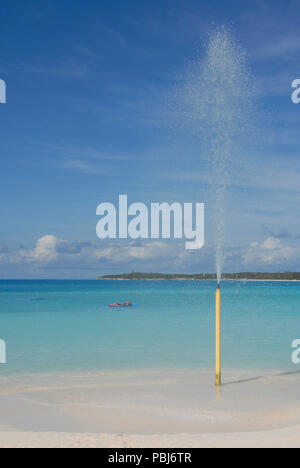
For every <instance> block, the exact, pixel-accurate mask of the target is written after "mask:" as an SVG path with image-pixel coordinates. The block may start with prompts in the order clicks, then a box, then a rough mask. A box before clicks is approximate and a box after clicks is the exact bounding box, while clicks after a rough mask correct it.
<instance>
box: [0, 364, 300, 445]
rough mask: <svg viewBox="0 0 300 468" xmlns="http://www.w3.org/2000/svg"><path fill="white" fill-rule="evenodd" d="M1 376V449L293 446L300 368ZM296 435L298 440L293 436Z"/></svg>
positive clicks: (299, 421) (298, 410) (299, 406)
mask: <svg viewBox="0 0 300 468" xmlns="http://www.w3.org/2000/svg"><path fill="white" fill-rule="evenodd" d="M213 381H214V376H213V373H212V372H210V371H203V370H197V369H195V370H172V369H166V370H135V371H120V372H119V371H107V372H82V373H66V374H64V373H55V374H36V375H26V376H25V375H24V376H7V377H4V376H1V377H0V432H1V434H0V447H22V446H24V447H40V446H43V447H48V446H49V447H54V446H55V447H70V446H75V447H85V446H86V447H203V446H204V447H214V446H216V447H234V446H236V447H241V446H245V447H251V446H257V447H262V446H266V447H272V446H276V447H278V446H283V447H285V446H286V447H290V446H292V447H294V446H300V437H299V436H298V435H297V434H299V429H298V428H297V426H299V425H300V400H299V383H300V372H282V371H280V370H278V371H274V370H272V371H267V370H265V371H262V370H258V371H251V372H245V371H238V370H236V371H229V372H226V373H224V376H223V383H224V385H223V386H222V388H221V390H220V391H219V392H218V391H216V388H215V387H214V385H213ZM298 440H299V442H298Z"/></svg>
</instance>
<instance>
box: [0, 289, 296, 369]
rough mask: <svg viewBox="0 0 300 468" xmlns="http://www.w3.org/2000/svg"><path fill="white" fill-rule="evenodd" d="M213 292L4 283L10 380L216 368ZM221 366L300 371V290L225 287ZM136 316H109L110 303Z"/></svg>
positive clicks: (1, 309)
mask: <svg viewBox="0 0 300 468" xmlns="http://www.w3.org/2000/svg"><path fill="white" fill-rule="evenodd" d="M215 289H216V284H215V282H207V281H203V282H202V281H200V282H198V281H0V339H3V340H5V342H6V345H7V364H6V365H1V366H0V375H1V374H6V373H20V372H21V373H32V372H52V371H58V370H59V371H63V370H102V369H136V368H145V369H146V368H158V369H159V368H172V367H176V368H187V367H191V368H193V367H194V368H199V367H200V368H205V369H208V368H213V366H214V298H215ZM222 292H223V366H224V368H226V367H227V368H235V369H241V368H243V369H248V368H249V369H250V368H251V369H252V368H253V369H254V368H255V369H258V368H268V369H283V370H285V369H286V370H289V369H295V367H296V366H295V365H294V364H293V363H292V361H291V354H292V349H291V343H292V341H293V340H294V339H297V338H300V307H299V305H300V283H293V282H247V283H246V282H225V283H224V284H223V285H222ZM115 301H118V302H125V301H132V302H135V303H136V304H137V307H132V308H124V309H109V308H108V307H106V305H107V304H109V303H112V302H115Z"/></svg>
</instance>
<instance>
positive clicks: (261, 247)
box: [242, 237, 300, 266]
mask: <svg viewBox="0 0 300 468" xmlns="http://www.w3.org/2000/svg"><path fill="white" fill-rule="evenodd" d="M299 255H300V249H299V248H298V247H291V246H289V245H285V244H283V243H282V241H281V240H280V239H277V238H276V237H268V238H267V239H266V240H265V241H263V242H261V243H259V242H253V243H252V244H251V245H250V246H249V247H248V248H247V249H246V250H245V252H244V253H243V254H242V261H243V263H244V264H245V265H257V266H260V265H263V266H264V265H282V266H284V265H285V264H287V263H288V262H292V263H293V262H294V260H295V259H296V258H299Z"/></svg>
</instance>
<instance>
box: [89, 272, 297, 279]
mask: <svg viewBox="0 0 300 468" xmlns="http://www.w3.org/2000/svg"><path fill="white" fill-rule="evenodd" d="M96 279H97V280H157V281H159V280H174V281H176V280H177V281H179V280H198V281H209V280H210V281H214V280H216V279H217V277H216V275H215V274H213V273H197V274H183V273H178V274H166V273H137V272H132V273H123V274H120V275H105V276H100V277H99V278H96ZM222 279H223V280H229V281H230V280H231V281H234V280H236V281H300V273H289V272H286V273H249V272H248V273H225V274H224V275H223V277H222Z"/></svg>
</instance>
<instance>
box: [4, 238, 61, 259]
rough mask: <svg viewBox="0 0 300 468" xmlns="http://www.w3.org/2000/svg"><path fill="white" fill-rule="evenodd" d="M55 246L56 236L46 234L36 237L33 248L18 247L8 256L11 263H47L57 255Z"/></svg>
mask: <svg viewBox="0 0 300 468" xmlns="http://www.w3.org/2000/svg"><path fill="white" fill-rule="evenodd" d="M56 246H57V238H56V237H55V236H52V235H47V236H44V237H42V238H40V239H38V241H37V243H36V246H35V248H34V249H33V250H30V249H29V250H28V249H20V250H19V251H18V252H17V253H16V254H15V255H13V256H12V257H11V258H10V261H11V262H12V263H20V262H25V263H31V262H38V263H49V262H51V261H53V260H54V259H55V258H56V257H57V252H56Z"/></svg>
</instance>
